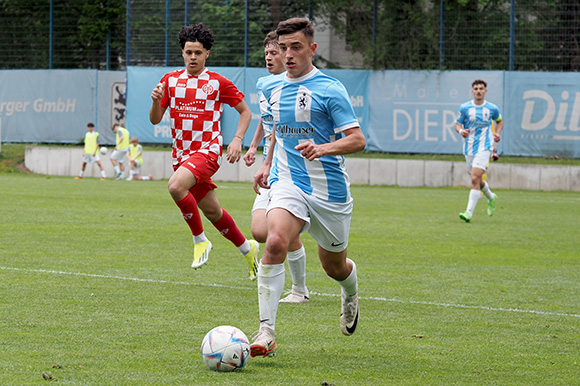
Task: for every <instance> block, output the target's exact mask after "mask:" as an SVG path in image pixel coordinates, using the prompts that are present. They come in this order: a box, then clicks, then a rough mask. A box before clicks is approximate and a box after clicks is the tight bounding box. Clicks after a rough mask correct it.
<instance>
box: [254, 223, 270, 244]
mask: <svg viewBox="0 0 580 386" xmlns="http://www.w3.org/2000/svg"><path fill="white" fill-rule="evenodd" d="M264 225H265V224H254V223H252V228H251V231H252V237H253V238H254V240H256V241H257V242H259V243H265V242H266V238H267V237H268V228H267V227H265V226H264Z"/></svg>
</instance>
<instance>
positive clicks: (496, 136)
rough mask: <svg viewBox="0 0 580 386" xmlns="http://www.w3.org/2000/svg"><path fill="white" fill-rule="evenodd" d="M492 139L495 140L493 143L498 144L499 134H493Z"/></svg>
mask: <svg viewBox="0 0 580 386" xmlns="http://www.w3.org/2000/svg"><path fill="white" fill-rule="evenodd" d="M493 139H494V140H495V142H499V141H500V140H501V138H500V137H499V134H494V135H493Z"/></svg>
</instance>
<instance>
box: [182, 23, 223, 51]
mask: <svg viewBox="0 0 580 386" xmlns="http://www.w3.org/2000/svg"><path fill="white" fill-rule="evenodd" d="M178 40H179V45H180V46H181V49H183V48H185V43H187V42H194V43H195V42H200V43H201V44H202V45H203V48H205V49H206V50H208V51H209V50H211V48H212V47H213V42H214V40H215V39H214V37H213V32H211V30H210V29H209V27H206V26H205V25H203V24H202V23H198V24H191V25H187V26H185V27H183V28H182V29H181V31H180V32H179V39H178Z"/></svg>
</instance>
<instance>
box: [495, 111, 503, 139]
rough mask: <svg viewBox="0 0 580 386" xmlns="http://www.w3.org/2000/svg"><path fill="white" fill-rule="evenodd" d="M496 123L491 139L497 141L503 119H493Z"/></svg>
mask: <svg viewBox="0 0 580 386" xmlns="http://www.w3.org/2000/svg"><path fill="white" fill-rule="evenodd" d="M495 122H496V125H495V133H494V134H493V139H494V140H495V142H499V141H500V139H501V138H500V133H501V131H502V130H503V119H501V117H500V121H495Z"/></svg>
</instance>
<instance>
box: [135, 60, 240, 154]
mask: <svg viewBox="0 0 580 386" xmlns="http://www.w3.org/2000/svg"><path fill="white" fill-rule="evenodd" d="M176 69H177V68H169V67H135V66H130V67H128V69H127V130H129V132H130V133H131V136H136V137H138V138H139V141H140V142H143V143H168V144H170V143H172V138H171V121H170V118H169V109H167V110H166V112H165V115H164V116H163V119H162V120H161V122H159V124H157V125H153V124H151V122H150V121H149V109H150V108H151V91H152V90H153V88H154V87H155V86H156V85H157V84H158V83H159V81H160V80H161V78H162V77H163V76H164V75H165V74H166V73H168V72H171V71H174V70H176ZM208 69H209V70H210V71H215V72H217V73H219V74H221V75H223V76H225V77H226V78H228V79H229V80H231V81H232V82H233V83H234V84H235V85H236V86H237V87H238V88H239V89H240V90H241V91H242V92H243V89H242V87H243V86H244V69H243V68H235V67H208ZM244 94H245V93H244ZM246 101H247V98H246ZM238 118H239V114H238V112H237V111H236V110H235V109H234V108H231V107H229V106H227V105H226V106H225V107H224V111H223V114H222V121H221V127H222V135H223V137H224V143H229V142H230V141H231V139H232V138H233V137H234V135H235V133H236V130H237V126H238Z"/></svg>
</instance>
